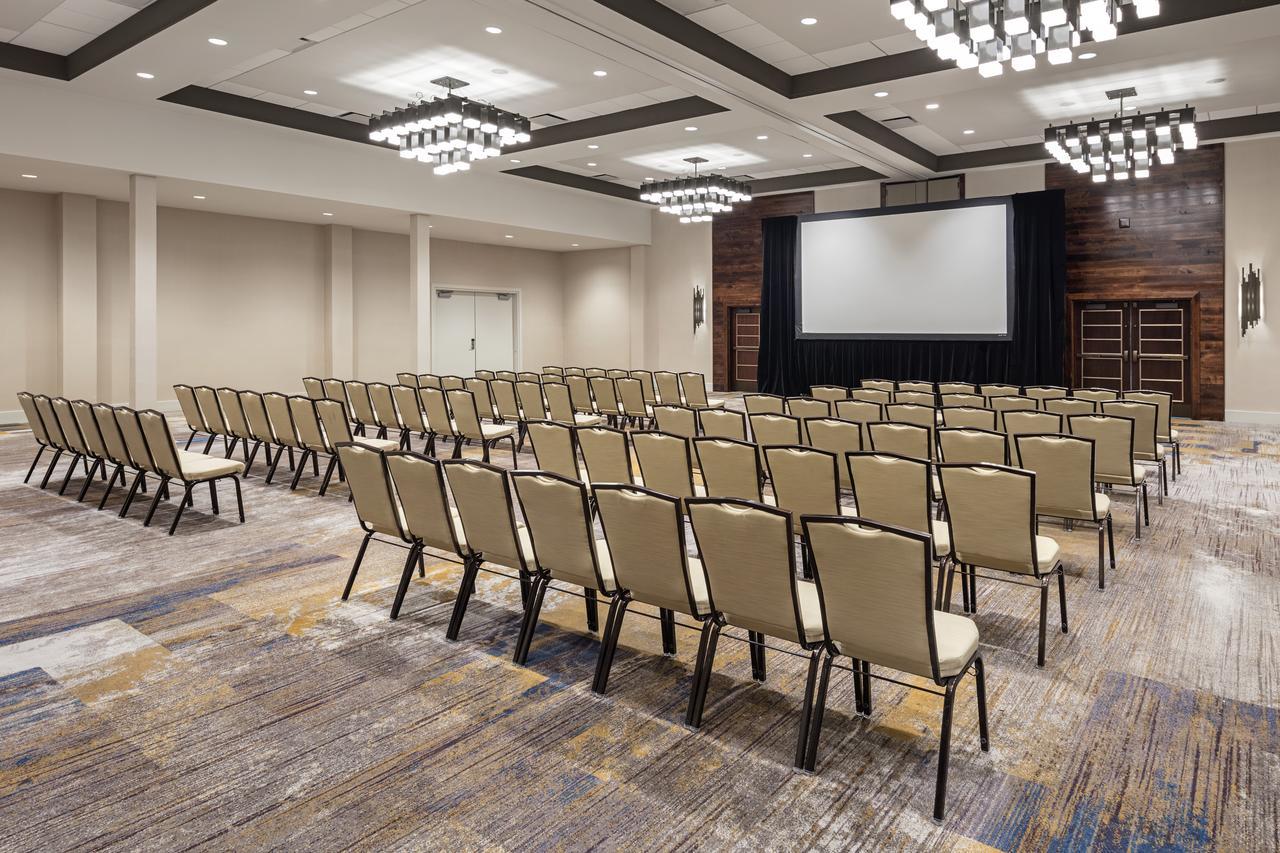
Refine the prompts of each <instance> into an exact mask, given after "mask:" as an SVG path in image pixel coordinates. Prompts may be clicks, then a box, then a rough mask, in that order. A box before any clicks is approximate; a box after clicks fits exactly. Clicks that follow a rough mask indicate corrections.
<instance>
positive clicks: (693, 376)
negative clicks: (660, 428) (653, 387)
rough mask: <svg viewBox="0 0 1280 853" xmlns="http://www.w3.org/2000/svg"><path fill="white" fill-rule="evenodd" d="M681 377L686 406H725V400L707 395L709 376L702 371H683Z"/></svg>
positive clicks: (717, 407) (703, 407)
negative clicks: (713, 398)
mask: <svg viewBox="0 0 1280 853" xmlns="http://www.w3.org/2000/svg"><path fill="white" fill-rule="evenodd" d="M679 379H680V393H681V395H682V396H683V397H684V404H685V405H686V406H689V407H690V408H694V409H719V408H723V407H724V400H712V399H709V398H708V397H707V378H706V377H705V376H703V375H702V374H701V373H681V374H680V377H679ZM664 399H665V398H664Z"/></svg>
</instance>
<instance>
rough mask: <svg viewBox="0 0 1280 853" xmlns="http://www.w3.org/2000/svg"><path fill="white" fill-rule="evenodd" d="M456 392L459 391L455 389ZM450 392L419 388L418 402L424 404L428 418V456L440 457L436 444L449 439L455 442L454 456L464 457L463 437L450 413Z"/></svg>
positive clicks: (423, 409)
mask: <svg viewBox="0 0 1280 853" xmlns="http://www.w3.org/2000/svg"><path fill="white" fill-rule="evenodd" d="M454 390H455V391H456V390H458V389H456V388H455V389H454ZM448 393H449V392H448V391H443V390H441V389H439V388H419V389H418V400H419V401H421V403H422V412H423V414H424V415H425V416H426V418H427V455H428V456H438V455H439V453H437V451H436V442H437V441H438V440H440V439H447V440H451V441H452V442H453V456H454V458H457V457H459V456H461V455H462V441H463V437H462V435H461V433H460V432H459V431H458V425H457V422H456V421H455V420H454V418H453V413H452V412H450V411H449V399H448V396H447V395H448Z"/></svg>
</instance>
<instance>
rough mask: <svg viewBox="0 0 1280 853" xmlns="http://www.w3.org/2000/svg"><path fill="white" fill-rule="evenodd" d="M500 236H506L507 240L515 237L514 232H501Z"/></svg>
mask: <svg viewBox="0 0 1280 853" xmlns="http://www.w3.org/2000/svg"><path fill="white" fill-rule="evenodd" d="M502 236H504V237H506V238H507V239H508V240H514V239H515V235H514V234H503V235H502Z"/></svg>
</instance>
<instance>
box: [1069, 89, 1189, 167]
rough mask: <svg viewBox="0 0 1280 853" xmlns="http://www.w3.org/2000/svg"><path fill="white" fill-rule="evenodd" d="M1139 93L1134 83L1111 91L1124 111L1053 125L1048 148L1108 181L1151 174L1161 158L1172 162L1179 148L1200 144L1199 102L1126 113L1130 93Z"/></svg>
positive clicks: (1071, 162)
mask: <svg viewBox="0 0 1280 853" xmlns="http://www.w3.org/2000/svg"><path fill="white" fill-rule="evenodd" d="M1135 94H1137V93H1136V91H1135V90H1133V89H1116V90H1113V91H1110V92H1107V97H1109V98H1111V99H1113V100H1115V99H1119V101H1120V112H1119V113H1118V114H1117V115H1115V116H1113V117H1111V118H1105V119H1090V120H1089V121H1087V122H1079V123H1072V124H1064V125H1058V126H1054V127H1049V128H1047V129H1046V130H1045V132H1044V147H1045V150H1047V151H1048V152H1049V154H1050V155H1051V156H1053V158H1054V159H1056V160H1057V161H1058V162H1059V163H1061V164H1062V165H1064V166H1070V167H1071V168H1073V169H1075V170H1076V171H1077V172H1079V173H1080V174H1082V175H1086V174H1087V175H1091V176H1092V177H1093V181H1094V183H1097V184H1102V183H1106V182H1107V180H1108V179H1110V180H1115V181H1125V180H1128V179H1129V178H1130V177H1133V178H1147V177H1150V176H1151V167H1152V165H1153V164H1155V163H1156V162H1159V163H1160V164H1161V165H1162V166H1168V165H1172V163H1173V162H1174V154H1175V153H1176V152H1178V151H1194V150H1195V149H1196V148H1198V147H1199V145H1200V139H1199V137H1198V136H1197V134H1196V111H1195V108H1194V107H1190V106H1187V107H1183V108H1182V109H1180V110H1161V111H1159V112H1154V113H1143V114H1139V115H1125V112H1124V99H1125V98H1128V97H1133V96H1134V95H1135Z"/></svg>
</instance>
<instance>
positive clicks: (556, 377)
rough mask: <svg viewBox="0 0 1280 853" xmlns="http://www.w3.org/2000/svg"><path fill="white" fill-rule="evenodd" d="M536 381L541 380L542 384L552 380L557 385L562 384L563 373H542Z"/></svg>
mask: <svg viewBox="0 0 1280 853" xmlns="http://www.w3.org/2000/svg"><path fill="white" fill-rule="evenodd" d="M538 381H539V382H541V383H542V384H543V385H546V384H547V383H548V382H554V383H557V384H559V385H563V384H564V374H563V373H543V374H541V375H540V376H539V377H538Z"/></svg>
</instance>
